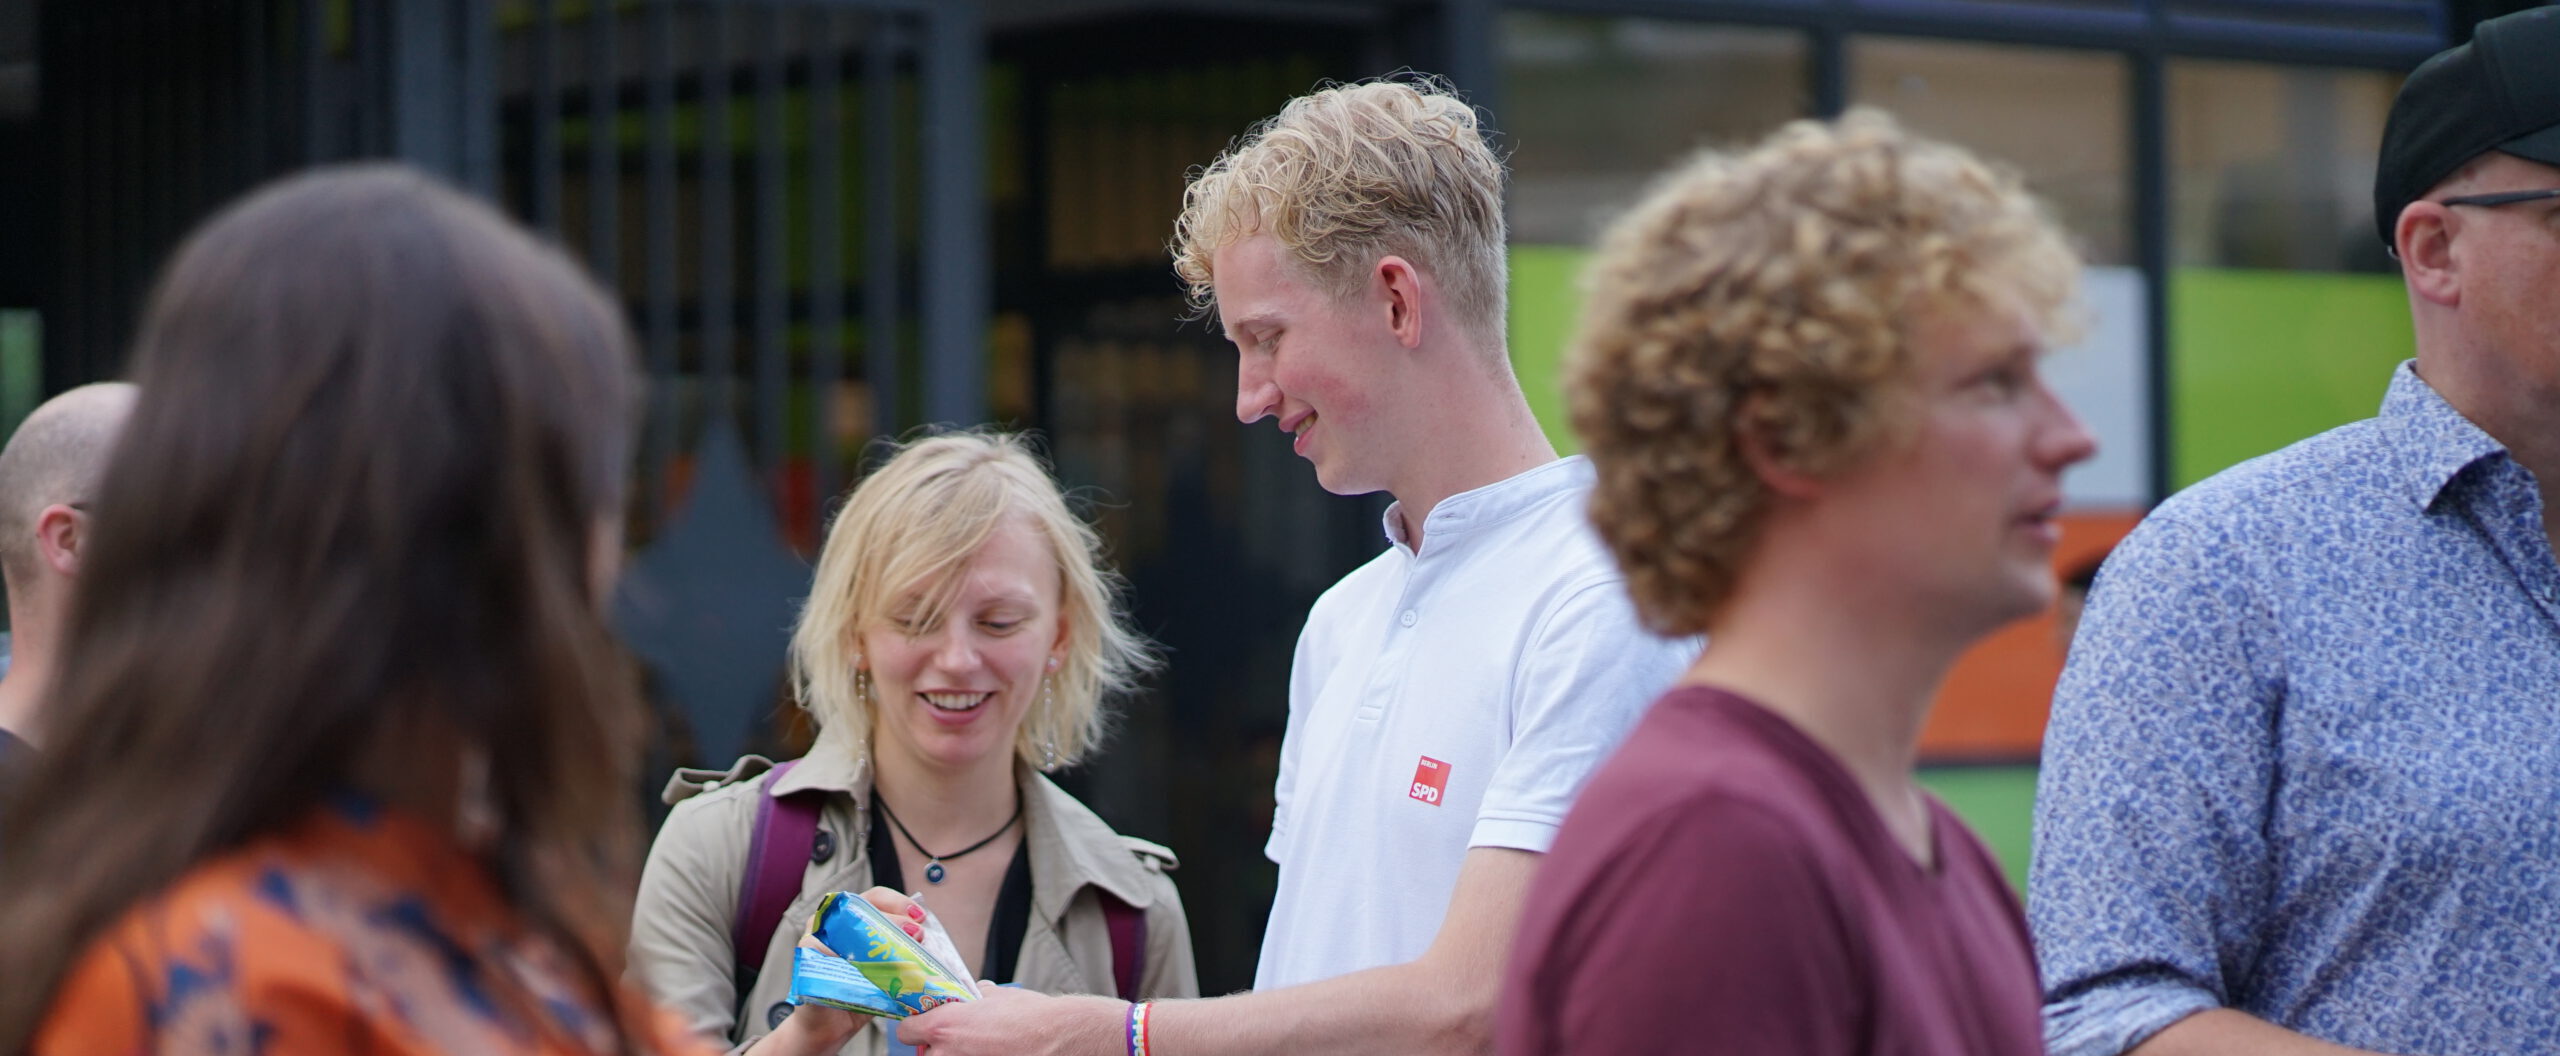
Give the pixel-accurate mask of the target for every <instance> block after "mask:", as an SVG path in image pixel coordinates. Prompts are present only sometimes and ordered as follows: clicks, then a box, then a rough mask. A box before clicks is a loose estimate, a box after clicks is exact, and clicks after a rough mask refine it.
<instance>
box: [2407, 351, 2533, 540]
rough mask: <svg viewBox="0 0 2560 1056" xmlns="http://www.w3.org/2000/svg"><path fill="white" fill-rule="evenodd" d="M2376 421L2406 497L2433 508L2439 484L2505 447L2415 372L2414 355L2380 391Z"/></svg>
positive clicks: (2441, 492) (2442, 489)
mask: <svg viewBox="0 0 2560 1056" xmlns="http://www.w3.org/2000/svg"><path fill="white" fill-rule="evenodd" d="M2381 417H2382V422H2383V424H2384V425H2385V427H2387V428H2388V429H2389V430H2390V431H2391V433H2392V434H2393V435H2392V439H2393V441H2394V442H2393V443H2392V444H2391V451H2392V452H2393V456H2392V457H2393V460H2394V462H2395V463H2396V465H2395V469H2396V470H2397V472H2396V475H2397V476H2398V477H2399V484H2400V486H2401V487H2402V488H2403V489H2405V490H2404V493H2405V494H2406V495H2407V496H2408V499H2409V501H2410V502H2411V503H2414V504H2415V505H2416V506H2417V507H2418V509H2419V510H2420V511H2421V512H2424V511H2426V510H2430V509H2433V508H2434V507H2435V504H2436V500H2437V499H2439V498H2442V497H2443V495H2444V492H2445V489H2447V488H2450V487H2452V486H2453V482H2454V480H2455V479H2457V478H2459V477H2461V476H2462V472H2463V471H2464V470H2466V469H2469V468H2471V466H2472V465H2473V464H2474V463H2477V462H2480V461H2482V460H2484V459H2489V458H2497V457H2501V456H2504V455H2505V454H2506V453H2507V447H2506V445H2505V444H2501V443H2499V442H2498V440H2497V438H2496V437H2493V436H2490V435H2489V434H2488V433H2486V432H2483V431H2482V430H2481V428H2480V427H2479V426H2477V425H2473V424H2472V423H2471V419H2469V418H2465V417H2463V416H2462V412H2461V411H2458V410H2455V409H2454V407H2453V405H2452V404H2450V403H2447V402H2445V399H2444V396H2443V395H2442V394H2440V393H2438V392H2436V390H2435V386H2432V385H2429V384H2427V382H2426V379H2424V378H2421V377H2419V376H2418V370H2417V361H2416V360H2410V361H2408V362H2405V363H2402V364H2400V369H2399V370H2396V371H2393V372H2392V375H2391V390H2390V391H2389V392H2388V393H2386V394H2385V395H2384V396H2383V397H2382V415H2381Z"/></svg>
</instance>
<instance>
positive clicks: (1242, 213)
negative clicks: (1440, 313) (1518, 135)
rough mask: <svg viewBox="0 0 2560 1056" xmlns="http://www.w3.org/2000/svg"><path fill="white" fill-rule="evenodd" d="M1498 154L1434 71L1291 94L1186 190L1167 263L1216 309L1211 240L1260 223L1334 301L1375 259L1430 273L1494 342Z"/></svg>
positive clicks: (1502, 238)
mask: <svg viewBox="0 0 2560 1056" xmlns="http://www.w3.org/2000/svg"><path fill="white" fill-rule="evenodd" d="M1502 181H1503V171H1502V160H1501V159H1500V158H1498V157H1495V156H1494V153H1493V148H1492V147H1490V146H1488V145H1486V143H1485V140H1484V135H1483V133H1482V132H1481V131H1480V130H1479V129H1478V127H1477V122H1476V112H1475V110H1474V109H1473V108H1471V107H1469V106H1468V105H1467V104H1466V103H1465V102H1464V101H1463V100H1460V99H1459V98H1458V97H1457V96H1456V95H1455V94H1453V93H1452V92H1451V91H1450V89H1449V88H1448V86H1447V85H1445V84H1442V83H1440V82H1438V81H1436V80H1430V79H1423V80H1419V81H1370V82H1367V83H1363V84H1346V85H1337V86H1334V87H1331V88H1326V89H1324V90H1322V91H1318V92H1315V93H1314V94H1311V95H1303V96H1299V97H1298V98H1296V99H1292V100H1290V101H1289V104H1288V105H1287V106H1284V107H1282V108H1281V109H1280V113H1279V114H1278V115H1276V116H1274V117H1272V118H1270V119H1269V120H1266V121H1263V122H1262V123H1260V124H1258V125H1255V126H1254V127H1253V128H1252V129H1250V130H1248V131H1246V133H1245V135H1244V138H1243V139H1242V140H1240V141H1239V142H1238V143H1237V145H1236V146H1234V147H1232V148H1229V149H1228V150H1227V151H1226V152H1225V153H1223V154H1220V155H1219V156H1218V157H1217V160H1215V161H1212V162H1210V163H1209V164H1208V165H1207V166H1206V167H1205V168H1203V169H1201V170H1200V172H1199V174H1198V175H1196V176H1194V177H1192V179H1191V185H1190V187H1188V188H1186V189H1185V190H1184V191H1183V194H1182V216H1181V218H1180V219H1177V220H1175V221H1174V226H1173V245H1172V247H1171V249H1172V253H1173V270H1174V273H1175V274H1177V275H1180V276H1181V277H1182V281H1183V282H1184V283H1185V284H1187V285H1188V286H1189V287H1190V291H1191V306H1192V309H1193V311H1194V312H1196V313H1197V314H1198V315H1200V316H1204V317H1205V316H1208V315H1211V314H1213V313H1215V312H1216V310H1217V290H1216V287H1215V282H1216V278H1217V276H1216V271H1215V268H1214V267H1213V266H1212V261H1213V258H1215V257H1216V255H1217V252H1218V250H1220V249H1223V248H1225V247H1227V246H1229V245H1232V244H1234V243H1236V242H1239V241H1242V240H1244V239H1247V238H1250V237H1252V236H1254V235H1256V234H1260V233H1263V232H1269V233H1270V234H1271V236H1272V237H1273V238H1274V239H1276V240H1278V242H1279V243H1280V246H1281V247H1282V248H1283V249H1285V250H1287V251H1288V253H1289V255H1290V257H1291V258H1292V259H1294V260H1295V261H1296V262H1297V263H1298V264H1299V265H1300V266H1301V267H1303V268H1304V269H1305V271H1306V272H1307V274H1308V275H1310V276H1312V277H1313V278H1314V279H1315V280H1316V282H1317V283H1318V284H1319V286H1320V288H1322V289H1325V290H1326V291H1328V292H1330V293H1331V294H1333V295H1334V296H1335V297H1346V296H1349V295H1350V294H1352V293H1354V292H1356V291H1358V290H1359V289H1360V287H1361V284H1362V283H1363V282H1364V281H1366V278H1367V274H1368V269H1369V267H1370V266H1371V265H1373V264H1375V263H1376V262H1377V260H1378V258H1380V257H1383V256H1387V255H1389V254H1393V255H1396V256H1401V257H1404V258H1405V259H1407V260H1409V261H1411V262H1413V264H1414V266H1415V267H1417V268H1419V269H1421V270H1422V271H1423V272H1425V273H1427V274H1429V275H1430V276H1431V277H1432V279H1433V280H1434V281H1436V282H1437V283H1439V285H1440V289H1441V293H1442V295H1443V296H1445V297H1447V298H1448V300H1449V306H1450V309H1451V311H1452V312H1453V313H1454V314H1455V316H1456V318H1458V319H1459V320H1461V322H1462V325H1465V326H1467V327H1468V329H1469V330H1470V336H1472V337H1474V338H1476V339H1477V340H1479V341H1481V342H1486V343H1489V344H1490V345H1491V347H1493V348H1494V349H1497V350H1498V349H1500V348H1501V347H1502V334H1503V323H1504V318H1503V311H1504V296H1505V293H1506V291H1507V289H1508V286H1509V282H1510V273H1509V266H1508V261H1507V259H1506V257H1505V254H1504V246H1505V243H1506V240H1507V238H1508V235H1507V232H1506V228H1505V226H1504V220H1503V213H1502Z"/></svg>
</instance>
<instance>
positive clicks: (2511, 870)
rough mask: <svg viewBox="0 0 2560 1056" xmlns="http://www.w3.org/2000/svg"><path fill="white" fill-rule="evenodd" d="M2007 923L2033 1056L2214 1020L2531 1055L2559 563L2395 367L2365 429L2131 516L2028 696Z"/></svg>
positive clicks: (2538, 1015) (2364, 1040) (2518, 475)
mask: <svg viewBox="0 0 2560 1056" xmlns="http://www.w3.org/2000/svg"><path fill="white" fill-rule="evenodd" d="M2028 917H2029V919H2030V921H2031V923H2032V925H2033V927H2034V930H2035V936H2036V943H2037V948H2038V955H2039V958H2040V959H2041V961H2042V962H2043V973H2044V985H2045V1026H2046V1038H2047V1042H2048V1044H2049V1045H2050V1046H2051V1049H2052V1051H2053V1052H2054V1053H2055V1054H2056V1056H2092V1054H2100V1056H2103V1054H2113V1053H2118V1052H2122V1051H2124V1050H2126V1049H2128V1048H2130V1047H2132V1046H2134V1045H2136V1044H2139V1043H2141V1042H2142V1041H2143V1040H2145V1039H2147V1038H2149V1037H2150V1036H2151V1035H2153V1034H2154V1033H2157V1032H2158V1031H2159V1030H2161V1029H2162V1028H2164V1027H2167V1026H2168V1025H2170V1024H2172V1023H2174V1022H2176V1021H2177V1020H2179V1019H2181V1018H2183V1017H2185V1016H2187V1015H2190V1014H2192V1013H2194V1012H2197V1011H2201V1010H2204V1009H2209V1008H2216V1007H2228V1008H2234V1009H2237V1010H2239V1011H2242V1012H2246V1013H2249V1014H2251V1015H2253V1016H2256V1017H2258V1018H2261V1019H2264V1020H2268V1021H2270V1022H2273V1023H2275V1024H2277V1025H2279V1026H2283V1027H2286V1028H2288V1029H2291V1030H2294V1031H2298V1032H2301V1033H2304V1034H2308V1035H2311V1036H2313V1037H2316V1038H2320V1039H2323V1040H2327V1041H2331V1042H2336V1043H2340V1044H2345V1045H2349V1046H2353V1047H2356V1048H2360V1049H2372V1050H2378V1051H2382V1052H2395V1053H2428V1054H2433V1056H2463V1054H2474V1053H2476V1054H2484V1056H2485V1054H2491V1053H2496V1054H2501V1056H2504V1054H2513V1053H2528V1052H2539V1053H2548V1052H2560V565H2555V564H2554V562H2553V559H2552V553H2551V546H2550V543H2549V541H2548V539H2547V538H2546V537H2545V536H2544V534H2543V510H2542V500H2541V497H2540V493H2539V492H2538V490H2537V489H2536V487H2535V482H2534V479H2533V476H2532V474H2531V473H2530V472H2528V471H2527V470H2526V469H2525V468H2524V467H2523V466H2521V465H2519V464H2517V463H2516V462H2515V460H2514V459H2513V458H2511V457H2510V456H2509V455H2508V453H2507V451H2506V449H2505V448H2504V447H2503V446H2502V445H2500V444H2499V443H2498V442H2497V441H2496V440H2495V439H2493V438H2491V437H2490V436H2489V435H2488V434H2487V433H2484V432H2482V431H2481V430H2480V429H2479V428H2478V427H2477V426H2474V425H2473V424H2472V423H2471V422H2470V421H2468V420H2467V419H2465V418H2463V416H2462V415H2461V414H2460V413H2459V412H2457V411H2456V410H2454V408H2453V407H2452V406H2451V405H2450V404H2448V403H2446V402H2445V400H2444V398H2443V397H2442V396H2440V395H2438V394H2437V393H2436V391H2435V390H2434V389H2432V388H2430V387H2428V385H2427V384H2426V382H2424V381H2422V380H2420V378H2419V377H2418V375H2417V373H2416V371H2415V370H2414V369H2413V367H2412V366H2410V365H2406V364H2404V365H2403V366H2401V368H2400V369H2399V371H2398V372H2397V374H2396V375H2395V376H2394V377H2393V379H2392V383H2391V388H2390V391H2389V394H2388V395H2387V396H2386V397H2385V399H2384V401H2383V405H2382V413H2381V415H2380V416H2379V417H2377V418H2373V419H2369V420H2366V421H2363V422H2357V423H2354V424H2352V425H2347V426H2343V427H2340V428H2338V429H2335V430H2332V431H2330V432H2328V433H2325V434H2323V435H2321V436H2318V437H2314V438H2312V439H2310V440H2307V441H2304V442H2302V443H2300V444H2296V445H2294V446H2293V447H2290V448H2287V449H2285V450H2283V451H2280V452H2277V453H2275V454H2272V455H2268V456H2266V457H2264V458H2260V459H2256V460H2254V461H2251V462H2248V463H2246V464H2243V465H2241V466H2238V467H2235V468H2233V469H2231V470H2230V471H2228V472H2225V473H2223V474H2221V475H2219V476H2216V477H2214V478H2213V479H2211V480H2208V481H2205V482H2203V483H2201V484H2197V485H2196V486H2194V487H2192V488H2189V489H2187V490H2186V491H2184V492H2182V493H2180V494H2178V495H2177V496H2175V497H2173V498H2171V499H2170V500H2169V501H2167V502H2165V503H2163V504H2161V506H2160V508H2159V509H2158V510H2157V511H2155V512H2154V513H2153V514H2152V515H2151V516H2150V517H2149V518H2148V519H2146V520H2145V521H2144V522H2143V523H2142V525H2141V526H2140V527H2139V528H2137V529H2136V530H2135V531H2134V533H2133V534H2132V536H2130V537H2129V538H2127V539H2126V541H2125V542H2124V543H2123V545H2122V546H2121V547H2120V548H2119V549H2118V550H2117V551H2116V553H2115V554H2114V556H2112V557H2111V558H2109V559H2108V562H2107V564H2106V567H2105V568H2104V569H2103V570H2102V571H2101V572H2100V573H2099V576H2098V581H2097V585H2096V589H2095V590H2094V591H2093V592H2092V594H2091V596H2090V598H2089V602H2088V608H2087V612H2086V615H2085V616H2084V617H2083V622H2082V625H2081V630H2080V635H2079V638H2078V640H2077V641H2076V642H2074V643H2073V645H2072V650H2071V658H2070V663H2069V665H2068V667H2067V669H2066V670H2065V672H2064V674H2063V677H2062V683H2061V686H2060V688H2059V689H2058V690H2057V691H2056V693H2055V696H2054V706H2053V720H2052V725H2051V727H2050V729H2049V730H2048V732H2047V734H2046V740H2045V756H2044V771H2043V778H2042V787H2041V788H2040V789H2039V792H2038V795H2037V802H2036V848H2035V862H2034V867H2033V871H2032V874H2031V877H2030V881H2029V907H2028Z"/></svg>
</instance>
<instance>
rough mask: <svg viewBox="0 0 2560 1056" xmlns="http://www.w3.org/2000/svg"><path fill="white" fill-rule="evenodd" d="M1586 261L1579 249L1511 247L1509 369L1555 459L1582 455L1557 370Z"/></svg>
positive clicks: (1569, 333)
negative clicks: (1517, 376) (1576, 453)
mask: <svg viewBox="0 0 2560 1056" xmlns="http://www.w3.org/2000/svg"><path fill="white" fill-rule="evenodd" d="M1590 255H1591V254H1590V251H1589V250H1585V249H1583V248H1581V247H1579V246H1518V245H1515V246H1513V247H1511V337H1510V340H1511V369H1512V370H1513V371H1514V372H1516V373H1517V374H1519V375H1520V389H1521V391H1522V392H1523V393H1525V394H1527V395H1528V397H1529V409H1530V410H1531V411H1533V412H1536V414H1537V416H1538V424H1539V425H1540V426H1541V427H1543V428H1545V429H1546V431H1547V439H1548V440H1549V441H1551V442H1553V443H1554V444H1555V445H1556V452H1557V453H1558V454H1565V455H1570V454H1572V453H1574V452H1576V451H1579V450H1581V449H1582V445H1581V444H1579V443H1576V442H1575V441H1574V437H1573V417H1572V415H1571V414H1570V413H1569V412H1567V411H1566V410H1565V405H1564V386H1563V378H1562V377H1561V376H1560V375H1559V369H1560V368H1561V367H1562V366H1563V365H1564V348H1565V344H1566V343H1567V342H1569V341H1571V340H1573V324H1574V317H1575V315H1576V313H1578V312H1580V311H1581V308H1582V262H1583V260H1584V258H1586V257H1589V256H1590Z"/></svg>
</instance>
